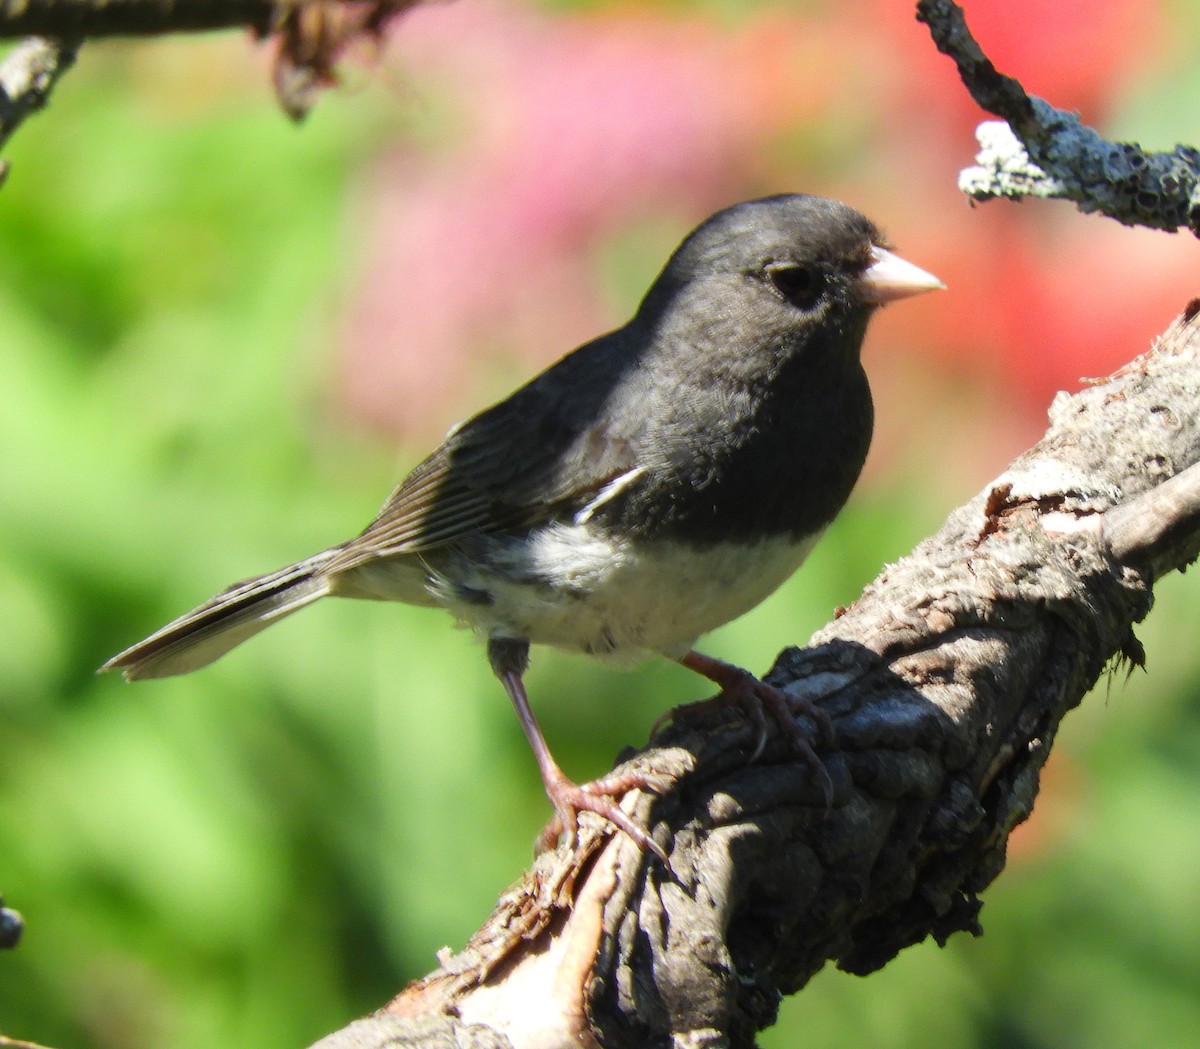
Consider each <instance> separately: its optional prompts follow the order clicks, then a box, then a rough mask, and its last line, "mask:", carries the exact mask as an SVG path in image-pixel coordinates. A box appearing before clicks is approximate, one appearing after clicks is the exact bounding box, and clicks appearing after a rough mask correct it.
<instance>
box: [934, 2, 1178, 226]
mask: <svg viewBox="0 0 1200 1049" xmlns="http://www.w3.org/2000/svg"><path fill="white" fill-rule="evenodd" d="M917 18H918V20H920V21H922V22H924V23H926V24H927V25H928V26H929V31H930V34H931V35H932V37H933V41H934V43H935V44H936V45H937V47H938V50H939V51H941V52H942V53H943V54H946V55H949V56H950V57H951V58H953V59H954V61H955V64H956V65H957V66H958V72H959V76H960V77H962V81H963V83H964V84H965V85H966V87H967V90H968V91H970V93H971V97H972V98H974V99H975V101H976V102H978V103H979V105H980V106H982V107H983V108H984V109H986V110H987V111H988V112H989V113H994V114H995V115H996V116H998V117H1001V118H1002V120H1003V121H1004V122H1003V123H997V122H995V121H988V122H985V123H983V124H980V125H979V128H978V130H977V132H976V134H977V136H978V138H979V144H980V147H981V148H980V151H979V154H978V155H977V156H976V158H975V159H976V161H977V163H978V166H976V167H971V168H967V169H965V170H964V171H963V172H962V173H961V175H960V176H959V181H958V185H959V189H961V190H962V191H963V192H964V193H966V194H968V195H969V196H970V197H972V198H973V199H974V200H990V199H991V198H993V197H1009V198H1017V197H1025V196H1036V197H1049V198H1055V199H1060V200H1071V201H1074V202H1075V204H1076V205H1077V206H1078V207H1079V210H1080V211H1083V212H1100V213H1102V214H1104V215H1108V216H1109V217H1110V218H1114V219H1116V220H1117V221H1118V222H1122V223H1124V224H1125V225H1127V226H1149V227H1151V228H1153V229H1164V230H1170V231H1172V232H1173V231H1175V230H1177V229H1179V228H1180V227H1185V228H1187V229H1190V230H1191V231H1192V232H1193V233H1195V234H1197V235H1200V151H1198V150H1196V149H1194V148H1193V147H1191V146H1183V145H1180V146H1176V147H1175V148H1174V149H1173V150H1171V151H1170V152H1158V153H1155V152H1149V151H1147V150H1143V149H1142V148H1141V147H1140V146H1139V145H1137V144H1136V143H1132V142H1109V141H1107V140H1106V139H1104V138H1102V137H1101V135H1100V134H1099V133H1098V132H1096V131H1095V130H1094V129H1092V128H1090V127H1088V126H1087V125H1085V124H1083V123H1082V122H1081V121H1080V119H1079V116H1078V114H1076V113H1066V112H1063V111H1062V110H1060V109H1055V108H1054V107H1053V106H1051V105H1050V104H1049V103H1047V102H1045V101H1043V100H1042V99H1040V98H1037V97H1035V96H1032V95H1029V94H1027V93H1026V91H1025V89H1024V88H1023V87H1022V86H1021V85H1020V83H1018V82H1017V81H1016V80H1014V79H1013V78H1012V77H1008V76H1005V75H1003V74H1002V73H1000V72H998V71H997V70H996V67H995V66H994V65H993V64H992V63H991V61H989V60H988V58H987V56H986V55H985V54H984V53H983V51H982V50H981V49H980V47H979V44H978V43H976V41H975V38H974V37H973V36H972V35H971V31H970V29H968V28H967V22H966V18H965V16H964V15H963V12H962V9H961V8H960V7H959V6H958V5H957V4H955V3H953V0H919V2H918V4H917Z"/></svg>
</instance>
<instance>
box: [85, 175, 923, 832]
mask: <svg viewBox="0 0 1200 1049" xmlns="http://www.w3.org/2000/svg"><path fill="white" fill-rule="evenodd" d="M940 287H942V284H941V282H940V281H938V280H937V278H935V277H933V276H931V275H930V274H928V273H926V272H924V271H923V270H920V269H918V268H917V267H915V266H913V265H912V264H911V263H908V262H905V261H904V260H903V259H901V258H899V257H898V256H896V255H894V254H892V253H891V252H890V251H888V250H887V247H886V241H885V240H884V238H883V237H882V236H881V234H880V233H879V231H878V230H877V229H876V228H875V226H873V225H872V224H871V223H870V222H869V221H868V220H867V219H866V218H864V217H863V216H862V215H860V214H859V213H858V212H857V211H854V210H853V209H852V208H849V207H847V206H846V205H845V204H841V203H838V202H837V201H833V200H825V199H823V198H820V197H813V196H802V195H787V196H776V197H767V198H765V199H762V200H754V201H749V202H747V203H743V204H737V205H735V206H733V207H731V208H727V209H726V210H724V211H720V212H718V213H717V214H716V215H714V216H712V218H710V219H708V221H706V222H705V223H703V224H702V225H701V226H700V227H699V228H697V229H696V230H695V231H694V232H693V233H692V234H691V235H690V236H688V237H687V239H686V240H684V242H683V243H682V244H681V245H680V246H679V248H678V249H677V250H676V252H675V254H674V255H672V256H671V259H670V261H669V262H668V263H667V265H666V268H665V269H664V270H663V271H662V273H661V274H660V275H659V277H658V279H657V280H656V281H655V282H654V284H653V285H652V286H651V288H650V290H649V292H647V294H646V297H645V299H644V300H643V301H642V303H641V305H640V306H639V308H638V310H637V313H636V314H635V315H634V317H633V319H632V320H631V321H630V322H629V323H628V324H626V325H625V326H624V327H622V328H619V329H617V330H616V331H614V332H610V333H609V334H607V335H603V336H601V337H600V338H598V339H596V340H595V341H593V342H589V343H587V344H586V345H584V346H581V347H580V348H579V349H577V350H575V351H574V352H573V353H570V354H568V355H567V356H566V357H564V358H563V359H562V360H560V361H559V362H558V363H557V364H554V365H552V366H551V367H550V368H548V369H546V371H544V372H542V374H541V375H539V376H537V378H535V379H533V380H532V381H531V382H530V383H528V384H527V385H525V386H523V387H521V389H519V390H517V391H516V392H515V393H514V394H512V396H510V397H509V398H508V399H507V400H504V401H501V402H500V403H499V404H497V405H495V406H494V407H492V408H489V409H487V410H486V411H484V412H481V413H480V414H479V415H476V416H474V417H473V418H471V419H469V420H468V421H467V422H465V423H462V424H461V425H459V426H456V427H455V428H454V429H452V430H451V431H450V433H449V434H448V435H447V436H446V439H445V441H443V442H442V445H441V446H440V447H439V448H438V449H437V450H436V451H434V452H433V454H432V455H430V456H429V458H427V459H426V460H425V461H424V462H422V463H421V464H420V465H419V466H418V467H417V468H416V469H415V470H413V472H412V473H411V474H409V475H408V477H407V478H406V479H405V480H404V481H403V482H402V483H401V484H400V486H399V487H398V488H397V489H396V490H395V491H394V492H393V493H392V495H391V496H390V497H389V498H388V500H387V502H386V503H384V505H383V508H382V509H381V510H380V512H379V515H378V516H377V517H376V518H375V520H374V521H372V522H371V524H370V525H368V526H367V528H366V530H365V531H363V532H362V534H360V535H359V536H358V537H357V538H354V539H351V540H349V541H348V542H345V543H341V544H339V545H338V546H334V547H331V548H330V549H328V550H325V551H324V552H322V553H319V554H315V555H314V556H312V557H309V558H307V559H305V560H303V561H299V562H297V563H296V564H294V565H290V566H289V567H287V568H283V569H280V570H279V571H278V572H271V573H270V574H268V575H264V576H259V577H258V578H256V579H250V580H247V581H246V582H243V583H238V584H236V585H234V586H232V587H230V588H229V589H228V590H225V591H223V592H222V593H220V594H218V595H217V596H216V597H214V598H213V599H212V600H210V601H208V602H206V603H205V604H203V605H201V606H200V607H199V608H197V609H195V610H194V611H192V612H189V613H187V615H185V616H182V617H181V618H179V619H177V620H175V621H174V622H173V623H169V624H168V625H167V626H165V627H163V628H162V629H161V630H159V631H157V632H156V633H154V634H152V635H151V636H150V637H148V638H146V640H145V641H142V642H140V643H139V644H137V645H134V646H133V647H132V648H130V649H128V650H126V651H125V652H122V653H121V654H120V655H118V656H114V657H113V658H112V659H110V660H109V661H108V662H107V663H106V664H105V665H104V667H103V668H102V669H103V670H111V669H116V668H120V669H123V670H124V672H125V676H126V677H127V678H129V679H131V680H132V679H136V678H151V677H165V676H168V675H171V674H182V673H187V672H188V671H191V670H196V669H197V668H199V667H202V666H205V665H206V664H208V663H210V662H212V661H213V660H215V659H217V658H218V657H219V656H221V655H223V654H224V653H225V652H227V651H228V650H229V649H231V648H233V647H234V646H235V645H238V644H240V643H241V642H242V641H245V640H246V638H248V637H250V636H251V635H252V634H255V633H257V632H258V631H259V630H262V629H263V628H264V627H266V626H270V625H271V624H272V623H275V622H277V621H278V620H280V619H282V618H283V617H284V616H286V615H288V614H290V613H292V612H295V611H296V610H297V609H299V608H303V607H304V606H305V605H308V604H311V603H312V602H313V601H316V600H317V599H318V598H322V597H326V596H336V597H357V598H369V599H374V600H383V601H405V602H408V603H410V604H416V605H430V606H440V607H442V608H445V609H448V610H449V611H450V612H451V613H452V614H453V615H454V616H455V617H456V618H458V619H460V620H462V621H463V622H465V623H468V624H470V625H471V626H472V627H474V628H475V629H476V630H477V631H479V633H481V634H482V635H484V636H485V637H486V638H487V648H488V657H489V659H490V660H491V664H492V668H493V670H494V671H495V673H496V675H497V676H498V677H499V678H500V680H501V682H502V683H503V685H504V688H505V690H506V691H507V692H508V695H509V697H510V698H511V700H512V702H513V704H514V706H515V707H516V709H517V714H518V715H519V717H520V719H521V724H522V726H523V728H524V730H525V734H526V735H527V736H528V738H529V742H530V744H531V745H532V747H533V751H534V754H535V756H536V758H537V761H538V765H539V767H540V770H541V774H542V780H543V782H544V784H545V787H546V793H547V794H548V795H549V797H550V800H551V802H552V803H553V805H554V808H555V811H556V812H557V814H558V817H559V819H560V820H561V823H562V826H563V828H564V829H565V830H566V831H567V833H568V834H570V833H572V832H573V830H574V828H575V826H576V821H577V817H578V814H579V812H580V811H582V810H590V811H592V812H595V813H598V814H600V815H601V816H603V817H605V818H606V819H608V820H609V821H611V822H612V823H614V824H616V825H617V826H619V827H620V828H622V829H623V830H624V831H626V832H627V833H628V834H630V835H631V836H632V837H633V838H635V839H636V840H637V841H638V842H640V843H641V844H642V845H643V846H646V847H648V848H651V849H653V850H654V851H655V852H656V853H659V854H661V849H660V848H659V847H658V846H657V845H656V844H655V843H654V842H653V841H652V840H651V839H650V838H649V836H648V835H647V834H646V833H645V831H644V830H643V829H642V828H641V827H639V826H638V825H637V824H636V823H634V821H632V820H631V819H630V818H629V817H628V816H627V815H626V814H625V813H624V812H622V811H621V810H620V809H619V808H618V806H617V804H616V802H617V799H618V798H619V797H620V796H621V794H623V793H624V792H625V791H627V790H628V789H630V787H632V786H639V785H644V784H642V783H641V782H640V781H638V780H637V779H636V778H629V777H626V778H623V779H615V778H612V777H610V778H608V779H602V780H597V781H595V782H593V783H589V784H585V785H584V786H578V785H576V784H575V783H573V782H572V781H570V780H569V779H567V777H566V776H565V775H563V773H562V772H561V770H560V769H559V767H558V765H557V764H556V763H555V761H554V759H553V758H552V757H551V755H550V751H549V749H548V748H547V746H546V742H545V739H544V738H543V737H542V734H541V731H540V729H539V728H538V724H537V721H536V720H535V718H534V715H533V712H532V710H531V709H530V706H529V701H528V698H527V697H526V694H525V687H524V684H523V681H522V677H523V674H524V671H525V668H526V666H527V665H528V659H529V646H530V644H531V643H538V644H543V645H553V646H555V647H558V648H563V649H568V650H571V651H575V652H584V653H587V654H588V655H592V656H596V657H599V658H601V659H606V660H611V661H613V662H617V663H623V664H627V665H628V664H633V663H637V662H639V661H640V660H643V659H645V658H647V657H649V656H651V655H655V654H658V655H664V656H666V657H668V658H670V659H674V660H678V661H679V662H680V663H682V664H683V665H684V666H686V667H689V668H691V669H692V670H695V671H697V672H699V673H700V674H703V675H704V676H705V677H707V678H709V679H710V680H712V681H713V682H715V683H716V684H718V685H719V686H720V687H721V689H722V692H723V694H724V695H726V696H727V697H729V698H730V699H732V700H734V701H737V702H739V703H741V704H743V705H747V706H749V707H750V708H751V710H752V712H755V714H756V717H757V718H758V720H760V721H762V711H763V710H764V709H766V710H768V711H769V712H770V713H771V714H772V715H773V716H774V717H776V718H777V719H779V720H780V722H781V723H782V724H784V726H785V728H786V727H787V726H788V725H789V724H790V725H791V726H792V728H791V733H792V735H793V736H795V737H797V745H798V746H799V747H800V749H802V750H803V751H805V752H806V753H807V754H808V755H809V756H810V758H811V757H812V751H811V748H810V747H809V745H808V744H807V742H806V741H805V739H804V736H803V733H801V732H799V730H798V729H796V728H795V727H794V726H795V722H794V714H793V709H794V708H795V703H794V702H793V701H792V700H791V699H789V697H787V696H786V695H785V694H783V693H781V692H780V691H779V690H777V689H774V688H771V687H770V686H767V685H764V684H763V683H762V682H760V681H758V679H757V678H755V677H753V676H752V675H751V674H749V673H748V672H747V671H744V670H740V669H738V668H736V667H733V666H731V665H730V664H728V663H723V662H721V661H719V660H716V659H712V658H710V657H708V656H704V655H701V654H700V653H698V652H696V651H694V650H693V648H692V645H693V644H694V643H695V641H696V639H697V638H698V637H699V636H700V635H701V634H704V633H705V632H707V631H709V630H712V629H713V628H714V627H718V626H720V625H721V624H722V623H726V622H728V621H729V620H731V619H734V618H735V617H737V616H740V615H741V614H742V613H743V612H746V611H747V610H748V609H750V608H753V607H754V606H755V605H757V604H758V603H759V602H760V601H762V600H763V599H764V598H765V597H766V596H767V595H768V594H770V593H771V592H772V591H773V590H775V588H776V587H778V586H779V585H780V584H781V583H782V582H783V581H784V580H785V579H787V578H788V576H790V575H791V574H792V573H793V572H794V571H795V570H796V569H797V568H798V567H799V566H800V563H801V562H802V561H803V560H804V558H805V556H806V555H807V554H808V552H809V551H810V550H811V549H812V547H813V544H814V543H815V542H816V541H817V539H818V538H819V537H820V535H821V533H822V532H824V530H825V528H826V527H827V526H828V525H829V523H830V521H832V520H833V518H834V516H835V515H836V514H837V512H838V511H839V510H840V509H841V507H842V504H843V503H845V501H846V498H847V497H848V496H849V494H850V490H851V488H853V486H854V483H855V481H856V480H857V478H858V475H859V471H860V470H861V468H862V465H863V460H864V459H865V458H866V455H867V448H868V446H869V444H870V442H871V428H872V416H873V413H872V406H871V392H870V389H869V388H868V386H867V377H866V375H865V374H864V372H863V369H862V364H861V363H860V361H859V350H860V348H861V345H862V340H863V335H864V333H865V332H866V328H867V321H868V319H869V318H870V316H871V314H872V312H873V311H874V310H875V308H876V307H877V306H880V305H882V304H884V303H887V302H890V301H892V300H893V299H900V298H905V297H907V296H910V295H917V294H920V293H921V292H925V291H930V290H932V289H934V288H940ZM804 712H806V713H811V711H809V710H805V711H804ZM814 760H815V758H814ZM818 768H820V766H819V762H818ZM821 771H823V769H821Z"/></svg>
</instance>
